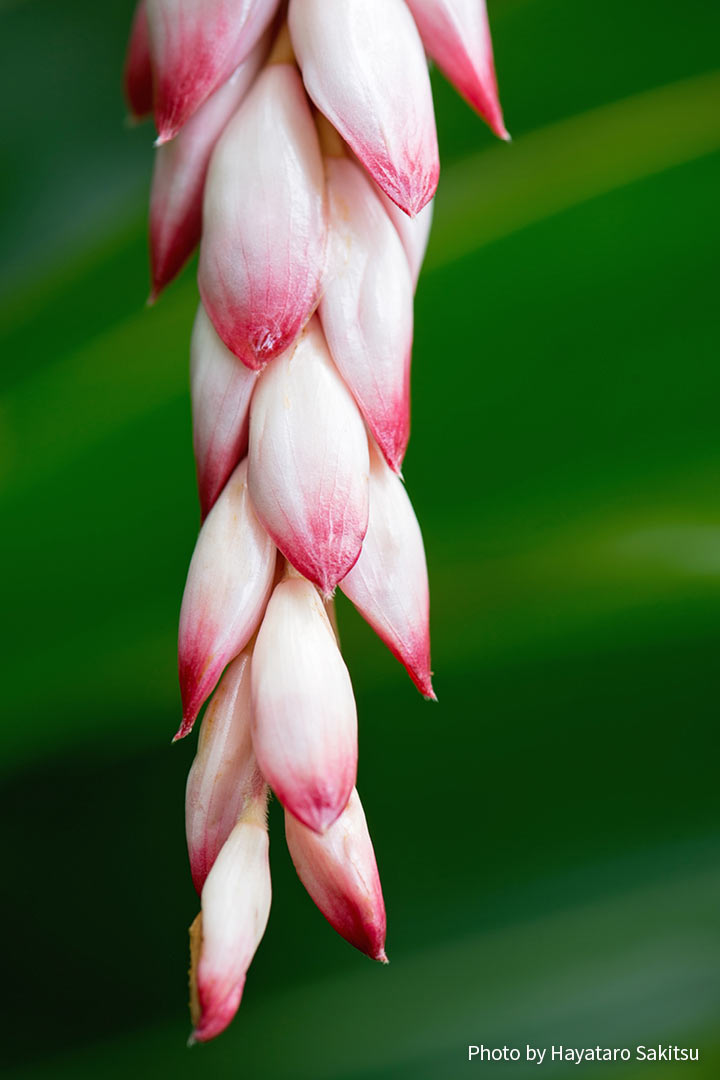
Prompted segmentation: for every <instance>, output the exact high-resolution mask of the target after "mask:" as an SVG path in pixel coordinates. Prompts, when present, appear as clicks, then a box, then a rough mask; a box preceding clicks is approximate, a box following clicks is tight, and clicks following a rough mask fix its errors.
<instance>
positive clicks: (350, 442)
mask: <svg viewBox="0 0 720 1080" xmlns="http://www.w3.org/2000/svg"><path fill="white" fill-rule="evenodd" d="M248 459H249V463H250V464H249V474H248V475H249V481H250V492H251V494H252V499H253V504H254V505H255V508H256V510H257V513H258V517H259V518H260V520H261V521H262V523H263V525H264V526H265V528H266V529H267V531H268V532H269V533H270V535H271V536H272V538H273V540H274V541H275V543H276V544H277V546H278V547H279V548H280V550H281V551H282V553H283V554H284V555H285V557H286V558H287V559H289V560H290V562H291V563H292V564H293V566H295V567H296V568H297V569H298V570H299V571H300V573H301V574H304V576H305V577H307V578H310V580H311V581H314V582H315V584H316V585H318V586H319V588H320V589H322V591H323V594H325V595H327V594H329V593H330V592H332V590H333V589H334V588H335V586H336V585H337V583H338V581H340V579H341V578H343V577H344V576H345V574H347V572H348V570H349V569H350V567H351V566H352V565H353V564H354V563H355V561H356V559H357V557H358V555H359V554H360V547H361V545H362V541H363V537H364V535H365V531H366V529H367V520H368V468H369V461H368V447H367V435H366V433H365V427H364V425H363V422H362V417H361V416H360V413H359V412H358V408H357V405H356V404H355V402H354V401H353V398H352V395H351V394H350V392H349V390H348V389H347V387H346V386H345V384H344V382H343V381H342V379H341V378H340V376H339V375H338V373H337V370H336V368H335V365H334V364H333V362H332V360H331V359H330V354H329V353H328V349H327V345H326V343H325V338H324V337H323V333H322V330H321V329H320V324H319V323H318V321H317V319H314V320H313V322H312V323H311V324H310V326H309V327H308V329H307V330H306V332H305V334H304V335H303V336H302V338H301V339H300V341H299V342H298V344H297V346H296V347H295V349H293V350H288V352H287V353H286V354H285V355H284V356H281V357H279V358H278V359H277V360H276V361H275V362H274V363H273V364H271V365H270V366H269V367H268V368H267V370H266V371H264V372H263V374H262V376H261V378H260V381H259V383H258V386H257V389H256V390H255V393H254V395H253V399H252V404H251V406H250V450H249V455H248Z"/></svg>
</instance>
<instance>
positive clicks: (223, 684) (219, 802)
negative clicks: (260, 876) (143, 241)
mask: <svg viewBox="0 0 720 1080" xmlns="http://www.w3.org/2000/svg"><path fill="white" fill-rule="evenodd" d="M264 790H265V782H264V780H263V778H262V776H261V775H260V773H259V771H258V767H257V763H256V761H255V755H254V753H253V748H252V733H251V717H250V650H249V649H244V650H243V652H241V653H240V655H239V656H238V657H237V658H236V659H235V660H233V662H232V663H231V664H230V665H229V667H228V669H227V671H226V672H225V674H224V675H223V677H222V679H221V681H220V685H219V686H218V688H217V690H216V691H215V693H214V694H213V697H212V699H211V701H210V704H209V705H208V707H207V711H206V713H205V716H204V717H203V722H202V727H201V728H200V738H199V740H198V748H197V754H196V755H195V760H194V761H193V764H192V768H191V769H190V775H189V776H188V781H187V788H186V791H185V829H186V833H187V843H188V852H189V855H190V869H191V872H192V877H193V884H194V885H195V888H196V889H197V891H198V892H200V891H201V890H202V887H203V885H204V884H205V879H206V877H207V876H208V874H209V872H210V870H211V869H212V866H213V864H214V862H215V859H216V858H217V856H218V853H219V851H220V849H221V847H222V846H223V844H224V843H225V841H226V840H227V838H228V836H229V835H230V833H231V832H232V830H233V828H234V826H235V824H236V823H237V822H238V821H239V820H240V819H241V818H242V817H243V814H244V813H246V812H247V810H248V808H249V807H250V806H251V805H252V803H253V802H254V801H256V800H257V799H258V798H259V797H260V796H261V794H262V793H263V791H264Z"/></svg>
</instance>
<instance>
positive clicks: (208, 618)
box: [125, 0, 507, 1042]
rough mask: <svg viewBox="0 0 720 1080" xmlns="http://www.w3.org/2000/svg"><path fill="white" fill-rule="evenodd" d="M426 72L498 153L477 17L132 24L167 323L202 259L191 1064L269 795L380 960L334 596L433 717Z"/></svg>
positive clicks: (244, 940) (174, 9)
mask: <svg viewBox="0 0 720 1080" xmlns="http://www.w3.org/2000/svg"><path fill="white" fill-rule="evenodd" d="M280 11H287V17H288V21H287V24H286V25H284V26H278V18H277V16H278V13H279V12H280ZM425 52H427V54H428V55H429V56H431V57H432V58H434V59H435V60H436V62H437V63H438V66H439V67H440V68H441V69H442V70H443V71H444V72H445V74H446V75H447V76H448V78H450V80H451V81H452V82H454V83H455V85H456V86H457V88H458V89H459V91H460V92H461V93H462V94H464V96H465V97H466V98H467V99H468V100H469V101H470V103H471V104H472V105H473V106H474V107H475V108H476V109H477V110H478V111H479V112H480V114H481V115H482V116H484V117H485V119H486V120H487V121H488V123H489V124H490V126H491V127H492V128H493V130H494V131H495V132H496V133H497V134H498V135H500V136H501V137H503V138H504V137H506V135H507V133H506V130H505V127H504V123H503V119H502V113H501V110H500V105H499V100H498V96H497V87H496V83H495V73H494V62H493V56H492V45H491V42H490V37H489V31H488V27H487V16H486V12H485V5H484V2H483V0H332V3H330V2H329V0H289V3H288V4H280V3H279V0H140V3H139V5H138V8H137V12H136V16H135V20H134V23H133V30H132V33H131V39H130V44H129V50H128V59H127V64H126V69H125V84H126V96H127V98H128V102H129V105H130V108H131V111H132V112H133V114H134V115H135V116H137V117H138V118H139V117H141V116H143V115H145V114H147V113H149V112H150V111H154V113H155V119H156V124H157V128H158V136H159V137H158V144H159V149H158V151H157V160H156V166H155V174H154V179H153V191H152V201H151V222H150V232H151V262H152V276H153V295H154V296H156V295H157V294H158V293H159V292H160V291H161V289H163V288H164V287H166V286H167V285H168V283H169V282H170V281H171V279H172V278H173V277H174V276H175V274H177V272H178V271H179V270H180V268H181V267H182V265H183V264H184V263H185V261H186V260H187V259H188V257H189V256H190V255H191V253H192V251H193V249H194V247H195V246H196V244H197V243H198V241H199V243H200V258H199V272H198V284H199V289H200V294H201V299H202V302H201V304H200V306H199V308H198V312H197V316H196V320H195V326H194V329H193V335H192V346H191V391H192V409H193V446H194V450H195V459H196V465H197V481H198V492H199V497H200V509H201V518H202V527H201V529H200V534H199V537H198V540H197V544H196V547H195V551H194V553H193V556H192V560H191V563H190V568H189V571H188V578H187V584H186V587H185V593H184V596H183V602H182V608H181V613H180V630H179V640H178V659H179V673H180V684H181V695H182V703H183V719H182V723H181V725H180V729H179V731H178V733H177V736H176V738H179V737H182V736H185V735H187V734H188V733H189V732H190V730H191V728H192V726H193V724H194V722H195V719H196V718H197V716H198V714H199V712H200V710H201V708H202V707H203V705H204V703H205V702H208V704H207V708H206V712H205V716H204V719H203V722H202V727H201V733H200V738H199V742H198V750H197V755H196V758H195V761H194V763H193V766H192V769H191V771H190V776H189V778H188V785H187V794H186V829H187V841H188V851H189V854H190V865H191V871H192V877H193V882H194V884H195V887H196V889H197V891H198V893H199V894H200V897H201V913H200V915H198V917H197V919H196V920H195V922H194V923H193V925H192V927H191V933H190V937H191V957H192V967H191V987H190V989H191V1011H192V1019H193V1027H194V1030H193V1036H192V1037H193V1039H194V1040H196V1041H200V1042H203V1041H207V1040H209V1039H212V1038H214V1037H215V1036H216V1035H218V1034H219V1033H220V1032H221V1031H222V1030H224V1028H225V1027H227V1025H228V1023H229V1022H230V1021H231V1019H232V1017H233V1016H234V1014H235V1012H236V1010H237V1008H238V1005H239V1003H240V999H241V997H242V995H243V990H244V986H245V980H246V975H247V971H248V968H249V965H250V962H251V960H252V957H253V955H254V953H255V950H256V948H257V946H258V944H259V942H260V939H261V937H262V935H263V933H264V930H265V925H266V923H267V918H268V912H269V907H270V872H269V863H268V833H267V822H266V804H267V798H268V793H269V790H270V789H272V791H273V792H274V794H275V796H276V797H277V799H278V800H279V801H280V803H282V805H283V807H284V810H285V831H286V839H287V845H288V848H289V851H290V855H291V857H292V860H293V862H294V864H295V867H296V869H297V872H298V875H299V877H300V879H301V880H302V882H303V884H304V885H305V887H306V889H307V891H308V893H309V894H310V896H311V897H312V899H313V900H314V902H315V904H316V905H317V907H318V908H319V909H320V911H321V912H322V914H323V915H324V916H325V918H326V919H327V920H328V922H330V924H331V925H332V926H333V927H334V928H335V929H336V930H337V931H338V933H339V934H340V935H342V936H343V937H344V938H345V939H346V940H347V941H349V942H350V943H351V944H352V945H354V946H356V947H357V948H358V949H360V950H361V951H363V952H365V953H367V954H368V956H370V957H372V958H373V959H376V960H381V961H384V960H385V959H386V956H385V929H386V927H385V907H384V903H383V896H382V889H381V886H380V880H379V876H378V871H377V865H376V861H375V853H374V850H373V845H372V841H371V840H370V836H369V833H368V829H367V822H366V820H365V814H364V812H363V808H362V806H361V804H360V799H359V797H358V794H357V791H356V790H355V787H354V785H355V779H356V772H357V712H356V706H355V699H354V695H353V690H352V684H351V681H350V675H349V673H348V670H347V668H346V666H345V663H344V661H343V659H342V655H341V653H340V648H339V643H338V637H337V628H336V625H335V616H334V607H333V601H332V595H333V592H334V590H335V588H336V587H337V586H339V587H340V589H341V590H342V592H343V593H345V595H346V596H347V597H348V598H349V599H350V600H351V601H352V603H353V604H354V606H355V607H356V608H357V610H358V611H359V612H360V614H361V615H362V616H363V617H364V618H365V619H366V620H367V622H368V623H369V625H370V626H371V627H373V629H374V630H375V631H376V632H377V634H378V635H379V636H380V637H381V639H382V640H383V641H384V642H385V644H386V645H387V646H388V648H389V649H390V650H391V651H392V652H393V653H394V655H395V656H396V657H397V658H398V659H399V660H400V661H401V662H402V663H403V664H404V666H405V667H406V669H407V671H408V673H409V674H410V677H411V678H412V680H413V681H414V683H415V684H416V686H417V687H418V689H419V690H420V691H421V693H422V694H424V695H425V696H426V697H428V698H434V692H433V688H432V681H431V675H432V673H431V669H430V629H429V592H428V578H427V567H426V563H425V552H424V548H423V541H422V536H421V533H420V527H419V525H418V522H417V520H416V518H415V514H414V512H413V509H412V505H411V503H410V500H409V497H408V495H407V493H406V491H405V488H404V486H403V482H402V479H401V475H400V469H401V466H402V462H403V458H404V455H405V450H406V446H407V441H408V436H409V431H410V351H411V345H412V337H413V312H412V308H413V292H414V288H415V285H416V283H417V277H418V274H419V271H420V266H421V264H422V260H423V257H424V254H425V248H426V245H427V240H428V233H429V229H430V223H431V219H432V199H433V196H434V193H435V188H436V186H437V181H438V170H439V165H438V152H437V137H436V133H435V121H434V116H433V106H432V98H431V92H430V82H429V78H428V72H427V65H426V60H425ZM208 699H209V700H208Z"/></svg>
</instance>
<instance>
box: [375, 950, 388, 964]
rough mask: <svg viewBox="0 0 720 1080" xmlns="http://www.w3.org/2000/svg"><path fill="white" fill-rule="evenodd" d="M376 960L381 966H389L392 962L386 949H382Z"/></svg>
mask: <svg viewBox="0 0 720 1080" xmlns="http://www.w3.org/2000/svg"><path fill="white" fill-rule="evenodd" d="M374 959H375V960H377V962H378V963H379V964H389V963H390V961H389V960H388V958H387V953H386V952H385V950H384V949H381V950H380V952H379V953H378V954H377V956H375V957H374Z"/></svg>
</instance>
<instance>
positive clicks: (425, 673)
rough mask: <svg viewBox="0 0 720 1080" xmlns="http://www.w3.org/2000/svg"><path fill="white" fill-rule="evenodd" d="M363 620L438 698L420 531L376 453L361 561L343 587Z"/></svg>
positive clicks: (426, 692) (400, 486) (428, 692)
mask: <svg viewBox="0 0 720 1080" xmlns="http://www.w3.org/2000/svg"><path fill="white" fill-rule="evenodd" d="M340 588H341V589H342V591H343V592H344V593H345V595H346V596H347V597H348V598H349V599H350V600H352V602H353V604H354V605H355V607H356V608H357V609H358V611H359V612H360V614H361V615H362V616H363V618H364V619H365V620H366V621H367V622H368V623H369V624H370V626H372V628H373V630H374V631H375V632H376V633H377V634H378V636H379V637H380V638H382V640H383V641H384V642H385V644H386V645H387V646H388V648H389V649H390V651H391V652H392V653H393V655H394V656H396V657H397V658H398V660H400V662H401V663H402V664H403V665H404V666H405V668H406V669H407V672H408V674H409V675H410V678H411V679H412V680H413V682H414V683H415V685H416V686H417V688H418V690H419V691H420V693H421V694H423V695H424V696H425V697H426V698H430V699H432V700H434V699H435V693H434V691H433V688H432V672H431V670H430V592H429V588H428V579H427V567H426V564H425V549H424V547H423V541H422V535H421V533H420V526H419V525H418V523H417V518H416V517H415V513H414V511H413V508H412V505H411V503H410V500H409V498H408V496H407V492H406V491H405V488H404V487H403V484H402V482H401V481H400V479H399V477H397V476H395V475H394V474H393V473H392V472H391V471H390V469H389V468H388V466H387V465H386V463H385V462H384V461H383V459H382V456H381V455H380V453H379V451H378V450H377V449H373V453H372V456H371V468H370V520H369V523H368V531H367V535H366V537H365V540H364V542H363V548H362V552H361V553H360V558H359V559H358V561H357V562H356V564H355V566H354V567H353V568H352V570H351V571H350V573H349V574H348V575H347V577H345V578H344V579H343V580H342V581H341V582H340Z"/></svg>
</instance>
